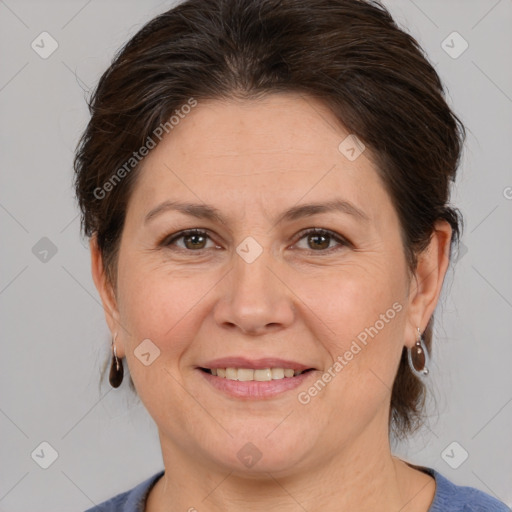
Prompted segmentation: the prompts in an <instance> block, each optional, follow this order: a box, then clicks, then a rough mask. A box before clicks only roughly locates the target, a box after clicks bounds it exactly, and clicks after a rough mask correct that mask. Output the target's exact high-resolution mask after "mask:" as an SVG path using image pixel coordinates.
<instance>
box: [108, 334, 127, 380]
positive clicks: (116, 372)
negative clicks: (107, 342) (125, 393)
mask: <svg viewBox="0 0 512 512" xmlns="http://www.w3.org/2000/svg"><path fill="white" fill-rule="evenodd" d="M116 338H117V332H116V333H115V335H114V337H113V338H112V364H111V365H110V375H109V377H108V380H109V381H110V385H111V386H112V387H113V388H118V387H119V386H120V385H121V382H123V374H124V371H123V359H122V358H121V359H119V358H118V357H117V351H116V345H115V340H116Z"/></svg>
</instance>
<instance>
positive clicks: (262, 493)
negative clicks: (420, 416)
mask: <svg viewBox="0 0 512 512" xmlns="http://www.w3.org/2000/svg"><path fill="white" fill-rule="evenodd" d="M347 135H348V132H347V131H346V129H345V128H344V127H343V126H342V125H341V124H340V123H339V122H338V121H337V120H336V118H335V117H334V115H333V114H332V113H331V112H330V111H329V110H328V108H327V107H326V106H324V105H323V104H322V103H321V102H320V101H318V100H315V99H313V98H311V97H306V96H301V95H298V94H293V93H286V94H272V95H268V96H266V97H265V98H263V99H259V100H244V101H241V100H240V101H238V100H230V101H219V100H210V101H204V102H199V103H198V105H197V106H196V107H195V108H194V109H193V110H192V111H191V112H190V114H188V115H187V116H186V118H185V119H183V120H182V121H181V122H180V123H179V125H177V126H176V127H175V128H174V130H173V131H172V132H171V133H170V134H169V135H168V136H166V138H164V139H163V140H162V142H161V143H160V144H159V145H158V146H157V147H156V148H155V149H153V150H152V151H151V152H150V154H149V155H148V156H147V157H146V159H145V160H144V162H143V166H142V168H141V169H140V172H141V174H140V176H139V180H138V181H137V184H136V187H135V189H134V192H133V195H132V197H131V198H130V201H129V204H128V208H127V215H126V223H125V226H124V229H123V232H122V238H121V245H120V252H119V260H118V269H117V287H116V290H115V292H114V290H113V288H112V287H111V286H110V284H109V282H108V280H107V279H106V277H105V276H106V274H105V270H104V268H103V264H102V259H101V255H100V253H99V251H98V248H97V245H96V240H95V238H94V237H93V238H92V239H91V244H90V247H91V257H92V273H93V278H94V281H95V284H96V287H97V289H98V291H99V293H100V295H101V298H102V301H103V304H104V308H105V313H106V319H107V322H108V325H109V328H110V330H111V332H112V334H114V333H117V339H116V347H117V354H118V356H119V357H126V359H125V364H126V362H127V364H128V366H129V370H130V373H131V375H132V378H133V381H134V383H135V386H136V388H137V391H138V394H139V396H140V398H141V400H142V402H143V403H144V405H145V407H146V408H147V410H148V411H149V413H150V414H151V416H152V417H153V419H154V420H155V422H156V424H157V426H158V430H159V437H160V442H161V446H162V454H163V460H164V465H165V475H164V476H163V477H162V478H161V479H160V480H159V481H158V482H157V484H156V485H155V486H154V488H153V489H152V490H151V492H150V494H149V497H148V501H147V506H146V510H148V511H150V512H156V511H163V510H166V511H175V510H176V511H178V510H180V511H183V510H189V509H190V508H191V507H195V508H196V509H197V510H198V511H203V510H208V511H217V510H219V511H220V510H222V511H232V510H240V509H241V507H242V508H243V509H244V510H246V511H251V510H266V509H273V507H278V508H279V510H280V511H298V510H303V509H306V510H308V511H309V512H313V511H317V510H322V511H331V510H332V511H334V510H337V511H338V510H386V511H387V510H389V511H394V510H396V511H397V512H398V511H399V510H400V511H401V512H412V511H418V512H419V511H422V512H425V511H427V509H428V507H429V505H430V504H431V502H432V499H433V497H434V492H435V482H434V480H433V479H432V478H431V477H430V476H428V475H426V474H425V473H423V472H421V471H419V470H417V469H414V468H413V467H411V466H409V465H408V464H407V463H406V462H404V461H401V460H400V459H398V458H396V457H394V456H393V455H392V454H391V451H390V445H389V438H388V436H389V432H388V414H389V405H390V399H391V387H392V384H393V380H394V377H395V374H396V371H397V368H398V364H399V360H400V355H401V352H402V348H403V346H404V345H405V346H408V347H411V346H413V345H414V343H415V340H416V328H417V327H419V328H420V330H421V332H423V331H424V329H425V326H426V325H427V322H428V320H429V319H430V317H431V315H432V314H433V312H434V309H435V306H436V303H437V301H438V298H439V294H440V291H441V287H442V283H443V279H444V276H445V272H446V269H447V265H448V262H449V250H448V249H449V242H450V237H451V228H450V226H449V225H448V224H447V223H446V222H439V223H437V224H436V226H435V231H434V233H433V236H432V240H431V243H430V245H429V247H428V248H427V250H426V251H424V252H423V253H422V254H420V255H419V259H418V266H417V268H416V270H415V272H414V274H411V273H410V272H409V269H408V266H407V263H406V259H405V253H404V248H403V245H402V242H401V238H400V223H399V219H398V217H397V214H396V211H395V210H394V208H393V206H392V203H391V199H390V197H389V195H388V193H387V191H386V190H385V188H384V185H383V183H382V182H381V180H380V178H379V176H378V174H377V171H376V169H375V166H374V164H373V162H372V159H371V154H370V151H369V150H368V149H367V150H366V151H364V152H363V153H362V154H361V156H360V157H359V158H357V159H356V160H355V161H349V160H348V159H347V158H346V157H345V156H344V155H343V154H342V153H341V152H340V151H339V150H338V146H339V144H340V142H341V141H342V140H344V139H345V137H347ZM334 198H342V199H344V200H347V201H350V202H351V203H353V204H354V205H356V206H357V208H359V209H360V210H362V211H363V212H364V214H365V215H366V216H367V217H368V219H367V220H366V221H363V220H360V219H358V218H357V217H355V216H354V215H350V214H347V213H343V212H337V211H336V212H327V213H317V214H314V215H309V216H307V217H303V218H300V219H296V220H293V221H286V222H282V223H276V219H277V217H278V216H279V214H280V213H282V212H283V211H284V210H286V209H288V208H291V207H293V206H296V205H298V204H300V205H302V204H305V203H309V202H326V201H329V200H332V199H334ZM166 200H180V201H187V202H193V203H199V204H202V203H207V204H210V205H213V206H214V207H216V208H217V209H218V210H219V211H220V212H221V214H222V215H223V216H224V217H225V219H224V221H223V222H219V221H216V220H206V219H198V218H194V217H192V216H188V215H185V214H183V213H179V212H176V211H167V212H165V213H162V214H160V215H157V216H155V217H154V218H153V219H152V220H151V221H149V222H148V223H144V218H145V216H146V215H147V213H148V212H149V211H150V210H152V209H153V208H154V207H155V206H157V205H159V204H160V203H161V202H163V201H166ZM314 227H316V228H322V229H325V230H330V231H332V232H334V233H335V234H338V235H340V236H341V237H345V238H346V239H348V241H349V242H350V243H349V244H348V245H344V244H340V243H339V242H337V241H336V239H335V238H329V237H327V239H322V238H320V239H318V238H317V237H315V236H313V237H311V236H310V237H308V236H307V235H305V236H304V235H301V231H303V230H304V229H307V228H314ZM191 228H201V229H203V230H205V231H207V233H208V235H209V238H208V237H207V238H206V239H204V238H199V240H197V239H194V238H193V237H192V240H191V239H190V238H186V237H185V238H181V239H179V240H177V241H175V242H174V244H169V245H167V246H165V244H163V243H162V244H160V242H161V241H162V240H163V239H164V238H165V237H167V238H168V239H170V237H169V235H172V234H174V233H178V232H179V231H182V230H184V229H191ZM248 236H251V237H253V238H254V239H255V240H256V241H257V242H258V244H259V245H260V246H261V247H262V248H263V252H262V254H261V255H260V256H259V257H258V258H257V259H256V260H255V261H253V262H252V263H247V262H246V261H245V260H244V259H242V258H241V257H240V256H239V255H238V253H237V252H236V248H237V246H238V245H239V244H240V243H241V242H242V241H243V240H244V239H245V238H246V237H248ZM333 248H334V249H333ZM394 303H398V304H400V305H401V311H400V312H399V313H397V314H396V315H395V316H394V318H393V319H392V320H390V321H389V322H388V323H386V324H385V326H384V328H382V329H380V330H379V332H378V334H377V335H376V336H375V337H374V338H373V339H372V338H370V339H369V342H368V344H367V345H366V346H364V348H363V349H362V350H361V351H360V352H359V353H358V354H357V355H355V356H354V358H353V359H352V360H351V361H349V362H348V364H347V365H346V366H345V367H344V368H343V370H342V371H341V372H339V373H338V374H337V375H336V377H335V378H333V379H332V380H331V382H329V383H328V384H327V385H326V386H325V388H324V389H323V390H322V391H321V392H319V393H318V394H317V395H316V396H315V397H313V398H311V401H310V402H309V403H308V404H306V405H304V404H301V403H300V402H299V401H298V399H297V395H298V393H299V392H300V391H304V390H306V391H307V389H308V388H309V387H310V386H311V385H312V384H313V383H314V382H315V381H316V380H317V379H318V378H320V377H321V376H322V374H323V372H325V371H327V370H328V369H329V368H332V366H333V362H334V361H335V360H336V359H337V357H338V356H340V355H343V354H345V352H346V351H347V350H348V349H349V348H350V345H351V343H352V342H353V340H355V339H356V337H357V335H358V334H359V333H361V332H362V331H364V329H365V328H367V327H369V326H373V325H375V323H376V321H377V320H378V319H379V315H381V314H385V313H386V311H387V310H389V309H390V308H392V305H393V304H394ZM147 338H149V339H150V340H152V342H153V343H154V344H155V345H156V346H157V347H158V348H159V350H160V356H159V357H157V358H156V359H155V360H154V362H153V363H152V364H150V365H149V366H145V365H143V364H141V362H140V361H139V360H138V359H137V357H136V356H135V354H134V350H135V349H136V347H137V346H138V345H139V344H140V343H141V341H142V340H144V339H147ZM226 356H246V357H249V358H257V357H265V356H267V357H268V356H273V357H281V358H285V359H290V360H294V361H298V362H301V363H304V364H307V365H308V366H311V367H314V368H316V369H317V371H316V372H311V374H310V376H309V377H308V379H307V381H305V382H304V384H303V385H301V386H300V387H299V388H298V389H296V390H293V391H289V392H286V393H283V394H281V395H279V396H277V397H274V398H271V399H258V400H242V399H237V398H232V397H228V396H225V395H224V394H222V393H220V392H219V391H217V390H216V389H214V388H213V387H212V386H211V385H210V384H208V383H207V382H206V381H205V379H204V378H202V375H200V374H199V373H198V372H199V371H200V370H197V366H200V363H204V362H205V361H209V360H212V359H214V358H219V357H226ZM248 442H251V443H252V444H254V445H255V446H256V447H257V449H258V450H259V451H260V452H261V454H262V456H261V459H260V460H259V461H258V462H257V463H256V464H255V465H254V466H252V467H251V468H248V467H246V466H245V465H244V464H242V463H241V462H240V460H239V459H238V457H237V453H238V452H239V450H240V449H241V448H242V447H243V446H244V445H245V444H246V443H248Z"/></svg>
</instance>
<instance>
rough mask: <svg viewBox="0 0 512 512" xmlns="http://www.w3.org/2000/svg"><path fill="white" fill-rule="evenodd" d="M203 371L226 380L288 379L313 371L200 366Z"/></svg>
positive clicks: (309, 369)
mask: <svg viewBox="0 0 512 512" xmlns="http://www.w3.org/2000/svg"><path fill="white" fill-rule="evenodd" d="M199 369H200V370H201V371H203V372H205V373H208V374H210V375H213V376H214V377H219V378H221V379H227V380H237V381H241V382H251V381H256V382H268V381H271V380H281V379H290V378H293V377H297V376H299V375H302V374H304V373H308V372H311V371H314V368H307V369H305V370H294V369H293V368H259V369H253V368H233V367H227V368H201V367H199Z"/></svg>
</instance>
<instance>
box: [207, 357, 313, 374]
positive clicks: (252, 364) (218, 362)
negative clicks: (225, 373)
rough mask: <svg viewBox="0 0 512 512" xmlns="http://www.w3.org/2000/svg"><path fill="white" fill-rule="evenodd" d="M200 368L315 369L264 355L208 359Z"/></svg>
mask: <svg viewBox="0 0 512 512" xmlns="http://www.w3.org/2000/svg"><path fill="white" fill-rule="evenodd" d="M200 368H209V369H215V368H248V369H253V370H261V369H264V368H285V369H286V368H291V369H293V370H297V371H303V370H308V369H310V368H311V369H314V368H313V367H312V366H311V365H306V364H302V363H299V362H297V361H290V360H287V359H280V358H277V357H262V358H260V359H248V358H246V357H222V358H220V359H213V360H212V361H207V362H205V363H204V364H202V365H201V366H200Z"/></svg>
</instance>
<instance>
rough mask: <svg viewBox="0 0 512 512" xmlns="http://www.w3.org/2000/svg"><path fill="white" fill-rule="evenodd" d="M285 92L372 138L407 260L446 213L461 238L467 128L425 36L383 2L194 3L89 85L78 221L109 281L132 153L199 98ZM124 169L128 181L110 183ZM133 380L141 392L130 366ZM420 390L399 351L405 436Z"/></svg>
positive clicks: (394, 414) (416, 421) (395, 399)
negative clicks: (452, 200) (459, 195)
mask: <svg viewBox="0 0 512 512" xmlns="http://www.w3.org/2000/svg"><path fill="white" fill-rule="evenodd" d="M279 91H284V92H298V93H304V94H307V95H310V96H314V97H316V98H319V99H321V100H322V101H323V102H324V103H325V104H326V105H327V106H328V107H329V108H330V109H331V110H332V112H333V113H334V114H335V115H336V116H337V118H338V119H339V120H340V121H341V122H342V124H343V125H344V126H345V127H346V128H347V129H348V130H349V131H350V132H351V133H353V134H355V135H357V137H358V138H359V139H360V140H361V141H362V142H363V143H364V144H365V145H366V146H367V148H369V150H370V153H371V154H372V155H373V157H374V159H375V162H376V164H377V168H378V172H379V173H380V175H381V177H382V179H383V181H384V183H385V186H386V187H387V190H388V193H389V195H390V197H391V199H392V201H393V204H394V207H395V208H396V211H397V212H398V215H399V218H400V222H401V229H402V239H403V243H404V251H405V254H406V256H407V261H408V263H409V267H410V270H411V271H413V270H414V269H415V266H416V256H417V255H418V253H419V252H421V251H422V250H423V249H425V248H426V247H427V245H428V243H429V241H430V238H431V236H432V233H433V229H434V223H435V222H436V221H437V220H440V219H445V220H446V221H448V222H449V223H450V225H451V226H452V228H453V236H452V245H453V244H454V243H455V242H456V241H458V238H459V224H461V222H462V219H461V217H460V214H459V213H458V211H457V210H456V209H454V208H452V207H450V206H449V205H448V201H449V192H450V190H449V189H450V181H453V180H454V179H455V173H456V169H457V167H458V164H459V158H460V152H461V148H462V143H463V140H464V137H465V131H464V127H463V125H462V123H461V122H460V120H459V119H458V118H457V116H456V115H455V114H454V113H453V112H452V111H451V109H450V108H449V106H448V105H447V103H446V101H445V99H444V90H443V86H442V84H441V81H440V79H439V77H438V75H437V73H436V71H435V70H434V68H433V67H432V65H431V64H430V63H429V62H428V60H427V58H426V57H425V55H424V53H423V51H422V50H421V48H420V47H419V45H418V43H417V41H416V40H415V39H414V38H413V37H411V36H410V35H409V34H407V33H406V32H405V31H403V30H402V29H400V28H398V27H397V25H396V24H395V22H394V21H393V19H392V17H391V15H390V14H389V12H388V11H387V10H386V9H385V8H384V7H383V6H382V5H381V4H380V3H378V2H376V1H372V0H367V1H363V0H251V1H247V0H187V1H185V2H183V3H181V4H179V5H178V6H176V7H174V8H172V9H171V10H169V11H167V12H165V13H163V14H161V15H159V16H157V17H156V18H154V19H153V20H151V21H150V22H149V23H147V24H146V25H145V26H144V27H143V28H142V29H141V30H140V31H139V32H138V33H137V34H136V35H135V36H134V37H133V38H132V39H131V40H130V41H129V42H128V43H127V44H126V45H125V46H124V48H122V49H121V50H120V52H119V53H118V54H117V56H116V57H115V58H114V60H113V62H112V64H111V66H110V67H109V68H108V69H107V71H106V72H105V73H104V74H103V76H102V77H101V79H100V81H99V83H98V86H97V88H96V90H95V92H94V94H93V95H92V98H91V100H90V103H89V108H90V112H91V119H90V121H89V124H88V126H87V129H86V131H85V132H84V134H83V136H82V138H81V140H80V143H79V147H78V149H77V153H76V157H75V162H74V163H75V171H76V176H75V187H76V194H77V198H78V201H79V205H80V208H81V212H82V229H83V232H84V233H85V235H87V236H91V235H93V234H96V235H97V240H98V246H99V249H100V251H101V254H102V257H103V261H104V266H105V270H106V273H107V278H108V280H109V282H110V284H111V285H112V286H113V288H114V290H115V289H116V262H117V253H118V249H119V242H120V236H121V232H122V229H123V223H124V219H125V211H126V206H127V204H128V201H129V199H130V195H131V192H132V190H133V187H134V184H135V182H136V178H137V169H138V166H137V165H134V166H133V170H131V169H130V168H128V169H127V167H126V162H127V161H129V160H130V158H132V156H133V154H134V151H136V150H138V149H139V148H140V147H142V146H143V145H144V144H145V143H146V142H147V140H148V137H151V136H152V134H154V132H155V130H156V129H157V128H158V126H160V125H162V124H165V123H168V121H169V118H170V117H171V116H172V115H173V113H174V112H175V111H176V109H179V108H180V107H181V106H183V105H185V104H187V103H188V102H189V101H190V98H195V100H197V101H200V100H204V99H230V98H240V99H244V98H255V97H258V96H262V95H265V94H268V93H273V92H279ZM153 138H154V137H153ZM123 166H124V169H125V171H126V172H124V173H119V172H118V174H117V176H118V177H119V176H120V175H121V174H122V179H120V180H118V182H115V183H113V182H112V178H113V176H114V174H115V173H116V172H117V171H118V170H120V169H121V168H122V167H123ZM109 180H110V181H109ZM107 182H110V183H111V185H112V186H109V187H105V184H106V183H107ZM98 191H101V193H100V192H98ZM107 192H108V193H107ZM99 196H101V197H99ZM432 324H433V318H431V319H430V321H429V323H428V326H427V329H426V331H425V333H424V339H425V343H426V345H427V347H428V348H429V349H431V344H432ZM130 386H131V388H132V389H133V390H135V388H134V385H133V381H132V379H131V377H130ZM424 400H425V387H424V385H423V383H422V382H420V381H419V380H418V379H417V378H416V377H415V376H414V375H413V374H412V373H411V371H410V370H409V367H408V364H407V357H406V349H405V348H404V350H403V353H402V359H401V362H400V366H399V369H398V373H397V376H396V379H395V382H394V385H393V390H392V398H391V408H390V417H389V420H390V426H391V428H392V429H393V432H394V433H395V434H396V435H398V436H399V437H403V436H405V435H406V434H407V433H409V432H412V431H414V430H415V429H416V428H417V427H418V426H419V425H420V424H421V416H422V411H423V406H424Z"/></svg>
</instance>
